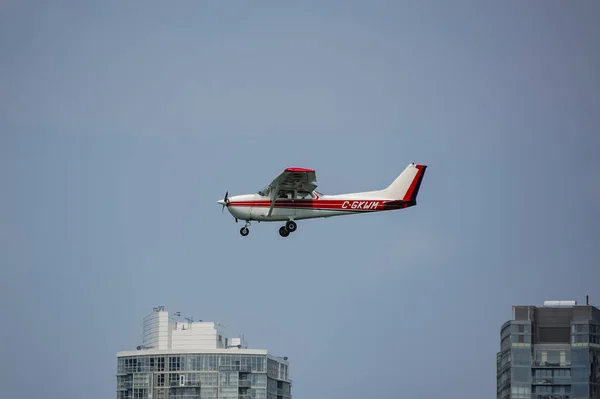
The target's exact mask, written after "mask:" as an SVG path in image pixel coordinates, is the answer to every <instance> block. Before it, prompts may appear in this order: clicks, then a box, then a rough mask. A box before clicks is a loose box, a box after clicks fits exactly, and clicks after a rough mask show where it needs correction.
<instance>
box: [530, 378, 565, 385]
mask: <svg viewBox="0 0 600 399" xmlns="http://www.w3.org/2000/svg"><path fill="white" fill-rule="evenodd" d="M532 383H533V384H536V385H545V384H548V385H570V384H571V377H533V380H532Z"/></svg>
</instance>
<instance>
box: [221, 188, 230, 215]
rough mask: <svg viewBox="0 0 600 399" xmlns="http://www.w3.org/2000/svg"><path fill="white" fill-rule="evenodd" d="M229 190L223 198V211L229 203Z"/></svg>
mask: <svg viewBox="0 0 600 399" xmlns="http://www.w3.org/2000/svg"><path fill="white" fill-rule="evenodd" d="M228 197H229V190H227V191H226V192H225V198H223V207H222V208H221V213H223V211H224V210H225V205H227V204H228V203H229V198H228Z"/></svg>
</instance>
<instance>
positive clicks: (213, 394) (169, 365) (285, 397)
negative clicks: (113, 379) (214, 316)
mask: <svg viewBox="0 0 600 399" xmlns="http://www.w3.org/2000/svg"><path fill="white" fill-rule="evenodd" d="M179 316H180V315H179V313H175V315H173V316H170V315H169V313H168V312H167V311H166V310H165V309H164V307H162V306H160V307H158V308H154V309H153V311H152V313H151V314H150V315H149V316H147V317H146V318H144V322H143V339H142V345H140V346H138V347H137V350H133V351H125V352H118V353H117V399H206V398H210V399H217V398H218V399H222V398H228V399H234V398H235V399H291V386H292V381H291V379H290V375H289V363H288V360H287V357H283V358H281V357H275V356H272V355H271V354H269V353H268V351H267V350H264V349H248V348H247V346H246V343H245V341H244V340H243V338H241V337H231V336H230V335H229V334H228V333H227V329H226V328H225V327H223V326H222V325H220V324H219V323H216V322H205V321H196V322H194V321H193V320H192V319H189V318H188V319H183V320H181V319H180V318H179Z"/></svg>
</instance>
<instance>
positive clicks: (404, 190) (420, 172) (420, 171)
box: [382, 163, 427, 204]
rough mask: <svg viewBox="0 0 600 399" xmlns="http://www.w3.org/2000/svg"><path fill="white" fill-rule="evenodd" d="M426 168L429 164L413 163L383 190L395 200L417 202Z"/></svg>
mask: <svg viewBox="0 0 600 399" xmlns="http://www.w3.org/2000/svg"><path fill="white" fill-rule="evenodd" d="M425 169H427V165H415V164H414V163H411V164H410V165H408V166H407V167H406V168H405V169H404V170H403V171H402V173H400V176H398V177H397V178H396V180H394V181H393V182H392V184H390V185H389V186H388V187H387V188H386V189H384V190H382V193H383V194H385V195H386V196H387V197H388V198H392V199H394V200H398V201H406V202H410V203H412V204H416V203H417V194H418V193H419V189H420V188H421V182H422V181H423V176H425Z"/></svg>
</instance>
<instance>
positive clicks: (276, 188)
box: [267, 184, 279, 216]
mask: <svg viewBox="0 0 600 399" xmlns="http://www.w3.org/2000/svg"><path fill="white" fill-rule="evenodd" d="M278 193H279V184H278V185H277V186H275V189H274V190H271V206H270V207H269V213H268V214H267V216H271V213H273V207H274V206H275V201H277V194H278Z"/></svg>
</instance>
